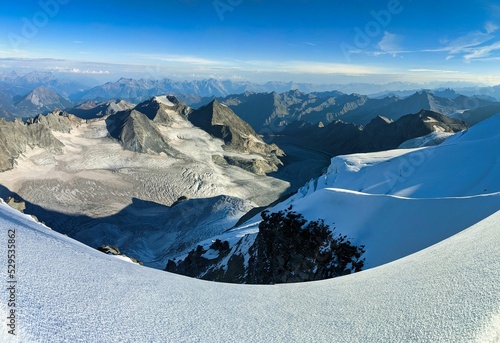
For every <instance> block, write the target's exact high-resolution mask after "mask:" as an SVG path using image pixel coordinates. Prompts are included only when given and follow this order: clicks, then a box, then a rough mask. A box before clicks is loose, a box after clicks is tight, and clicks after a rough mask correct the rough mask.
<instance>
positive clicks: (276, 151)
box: [188, 100, 284, 175]
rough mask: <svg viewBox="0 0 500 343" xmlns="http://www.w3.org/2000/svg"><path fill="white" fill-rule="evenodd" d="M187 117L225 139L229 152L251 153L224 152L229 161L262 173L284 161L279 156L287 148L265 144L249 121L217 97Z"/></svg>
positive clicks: (274, 168) (217, 136)
mask: <svg viewBox="0 0 500 343" xmlns="http://www.w3.org/2000/svg"><path fill="white" fill-rule="evenodd" d="M188 119H189V121H191V123H193V124H194V125H195V126H197V127H199V128H201V129H202V130H204V131H206V132H208V133H209V134H210V135H212V136H213V137H216V138H220V139H222V140H223V141H224V143H225V146H224V147H225V149H226V150H227V151H228V152H239V153H244V154H248V155H249V156H248V158H247V157H242V156H237V157H233V156H224V160H225V162H226V163H228V164H232V165H237V166H240V167H242V168H244V169H247V170H250V171H252V172H254V173H256V174H261V175H263V174H266V173H269V172H273V171H277V170H278V166H279V165H281V164H282V163H281V161H280V160H279V157H280V156H283V155H284V152H283V151H282V150H281V149H280V148H279V147H278V146H277V145H275V144H266V143H265V142H264V141H263V140H262V139H261V138H260V137H259V135H258V134H257V133H256V132H255V131H254V130H253V129H252V127H251V126H250V125H249V124H248V123H246V122H245V121H243V120H242V119H241V118H239V117H238V116H237V115H236V114H235V113H234V112H233V111H232V110H231V109H230V108H229V107H227V106H226V105H222V104H220V103H219V102H217V101H216V100H214V101H212V102H211V103H210V104H208V105H206V106H203V107H202V108H200V109H198V110H194V111H192V112H190V113H189V114H188ZM252 155H254V156H252ZM255 155H258V156H255Z"/></svg>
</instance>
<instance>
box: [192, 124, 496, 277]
mask: <svg viewBox="0 0 500 343" xmlns="http://www.w3.org/2000/svg"><path fill="white" fill-rule="evenodd" d="M499 151H500V115H497V116H494V117H492V118H490V119H488V120H486V121H484V122H481V123H479V124H477V125H476V126H474V127H473V128H471V129H470V130H468V131H464V132H461V133H458V134H456V135H454V136H452V137H450V138H448V139H447V140H446V141H445V142H444V143H442V144H441V145H439V146H433V147H427V148H420V149H398V150H391V151H383V152H376V153H369V154H353V155H346V156H338V157H335V158H333V159H332V162H331V165H330V167H329V168H328V171H327V173H325V174H324V175H323V176H321V177H320V178H318V179H315V180H312V181H310V182H309V183H308V184H307V185H305V186H304V187H302V188H301V189H299V191H298V193H297V194H295V195H294V196H292V197H290V198H289V199H287V200H286V201H284V202H282V203H280V204H277V205H276V206H274V207H272V208H271V209H270V211H271V212H277V211H280V210H284V209H286V208H288V207H289V206H290V205H292V206H293V210H294V211H297V212H299V213H301V214H303V215H304V217H305V218H306V219H308V220H317V219H324V221H325V223H327V224H329V225H331V226H334V227H336V229H337V231H338V232H339V233H342V234H344V235H347V236H348V237H350V238H351V240H352V242H353V243H355V244H356V245H361V244H363V245H365V246H366V253H365V254H364V257H365V258H366V263H365V268H371V267H376V266H379V265H382V264H384V263H388V262H391V261H394V260H396V259H398V258H401V257H404V256H406V255H409V254H411V253H414V252H417V251H419V250H422V249H424V248H426V247H428V246H430V245H432V244H435V243H437V242H439V241H441V240H443V239H446V238H447V237H450V236H452V235H454V234H456V233H458V232H460V231H462V230H464V229H466V228H467V227H469V226H471V225H473V224H474V223H476V222H478V221H480V220H482V219H483V218H485V217H487V216H489V215H491V214H492V213H495V212H496V211H498V210H500V178H499V175H500V156H499ZM259 221H260V215H256V216H255V217H253V218H252V219H250V220H249V221H247V222H246V223H245V224H244V225H243V226H242V227H240V228H236V229H234V230H232V231H230V232H228V233H225V234H224V235H222V236H220V237H217V238H220V239H221V240H228V241H229V242H230V243H232V242H235V241H236V242H237V241H238V240H241V243H240V244H233V245H232V246H233V251H232V253H231V254H241V255H244V252H245V251H247V250H248V248H249V246H250V245H251V244H252V243H253V241H254V239H255V237H252V236H255V235H256V234H257V232H258V230H257V226H258V223H259ZM245 235H248V237H245V240H244V241H243V240H242V237H244V236H245ZM201 245H203V246H205V247H208V246H209V245H210V241H205V242H202V244H201ZM227 261H228V260H224V261H222V262H220V264H219V267H223V268H226V267H227V266H226V265H225V264H224V263H227Z"/></svg>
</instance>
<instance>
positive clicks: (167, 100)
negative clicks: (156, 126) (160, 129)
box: [135, 95, 191, 125]
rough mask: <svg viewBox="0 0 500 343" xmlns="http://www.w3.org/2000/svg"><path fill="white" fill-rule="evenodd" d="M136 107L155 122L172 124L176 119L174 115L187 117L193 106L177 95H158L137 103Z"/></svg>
mask: <svg viewBox="0 0 500 343" xmlns="http://www.w3.org/2000/svg"><path fill="white" fill-rule="evenodd" d="M135 109H136V110H137V111H139V112H141V113H144V114H145V115H146V116H147V117H148V118H149V119H151V120H153V121H154V122H155V123H161V124H164V125H170V124H171V123H172V122H173V121H174V119H173V118H172V116H175V115H181V116H182V117H184V118H187V116H188V114H189V113H190V112H191V108H190V107H189V106H187V105H186V104H185V103H183V102H182V101H179V100H178V99H177V98H176V97H175V96H172V95H166V96H156V97H153V98H151V99H149V100H147V101H144V102H142V103H140V104H139V105H137V106H136V107H135Z"/></svg>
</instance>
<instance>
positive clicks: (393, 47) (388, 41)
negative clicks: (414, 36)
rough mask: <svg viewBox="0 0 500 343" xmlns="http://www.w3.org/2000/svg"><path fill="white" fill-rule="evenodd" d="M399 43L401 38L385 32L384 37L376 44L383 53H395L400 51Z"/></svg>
mask: <svg viewBox="0 0 500 343" xmlns="http://www.w3.org/2000/svg"><path fill="white" fill-rule="evenodd" d="M400 41H401V36H399V35H396V34H394V33H390V32H388V31H385V32H384V36H383V37H382V39H381V40H380V42H379V43H378V47H379V48H380V50H382V51H383V52H388V53H396V52H397V51H400V50H402V49H401V48H400V47H399V44H400Z"/></svg>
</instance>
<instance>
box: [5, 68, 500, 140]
mask: <svg viewBox="0 0 500 343" xmlns="http://www.w3.org/2000/svg"><path fill="white" fill-rule="evenodd" d="M379 86H380V85H379ZM386 86H387V87H388V88H390V89H394V88H396V87H401V88H400V90H388V91H384V92H379V93H373V95H372V96H369V95H362V94H359V93H355V92H352V93H349V92H348V91H350V90H353V89H355V88H356V87H358V89H366V90H367V91H369V90H370V89H368V88H369V87H368V88H366V87H362V85H359V84H350V85H334V84H332V85H312V84H306V83H294V82H288V83H286V82H268V83H265V84H255V83H251V82H246V81H231V80H216V79H208V80H199V81H176V80H171V79H162V80H144V79H140V80H136V79H127V78H121V79H120V80H118V81H116V82H108V83H105V84H103V85H99V86H95V87H93V88H89V87H88V86H85V85H83V84H81V83H78V82H75V81H69V80H61V79H59V78H57V77H56V76H55V75H54V74H52V73H36V72H34V73H29V74H26V75H18V74H16V73H12V74H8V75H0V117H3V118H5V119H7V120H13V119H14V118H16V117H17V118H29V117H32V116H35V115H37V114H39V113H50V112H51V111H53V110H55V109H66V110H69V109H71V113H74V114H76V115H78V116H80V117H81V118H85V119H91V118H96V117H99V116H104V115H106V114H109V113H116V112H118V111H120V110H126V109H130V108H132V107H133V106H134V105H133V104H138V103H141V102H143V101H146V100H148V99H150V98H152V97H154V96H158V95H165V94H169V95H174V96H176V98H177V99H179V100H181V101H183V102H185V103H186V104H187V105H189V106H190V107H192V108H199V107H202V106H205V105H207V104H208V103H210V102H211V101H212V100H213V99H214V98H216V99H217V100H218V102H220V103H222V104H224V105H227V106H229V107H230V108H231V109H232V110H233V111H234V112H235V113H236V114H237V115H238V116H240V117H241V118H242V119H243V120H245V121H246V122H248V123H249V124H250V125H251V126H252V128H253V129H254V130H256V131H257V132H258V133H259V134H261V133H266V132H269V131H271V132H274V133H278V132H279V131H281V130H282V129H283V128H284V127H286V126H287V125H289V124H290V123H293V122H295V121H305V122H310V123H313V124H318V123H320V122H321V123H323V124H325V125H326V124H328V123H331V122H333V121H335V120H342V121H344V122H347V123H354V124H356V125H366V124H368V123H369V122H370V121H371V120H372V119H373V118H375V117H376V116H378V115H380V116H384V117H386V118H389V119H391V120H397V119H398V118H399V117H401V116H403V115H406V114H408V113H417V112H419V111H420V110H422V109H423V110H429V111H434V112H438V113H442V114H445V115H448V116H451V117H454V118H459V119H460V120H463V121H465V122H466V123H467V124H468V125H469V126H470V125H474V124H476V123H477V122H479V121H480V120H483V119H485V118H488V117H489V116H491V115H493V114H495V113H497V112H498V107H499V106H500V103H499V102H498V101H497V100H496V99H497V98H499V99H500V88H499V87H500V86H494V87H483V88H480V87H476V88H473V87H463V88H459V89H451V88H439V89H435V90H428V89H427V90H422V89H417V90H407V89H408V87H410V86H416V84H406V83H401V84H397V83H392V84H387V85H386ZM333 87H338V88H333ZM497 93H498V94H497ZM365 94H370V93H365ZM75 104H76V105H77V106H76V107H74V106H75ZM98 104H99V105H98ZM108 107H109V108H108Z"/></svg>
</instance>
